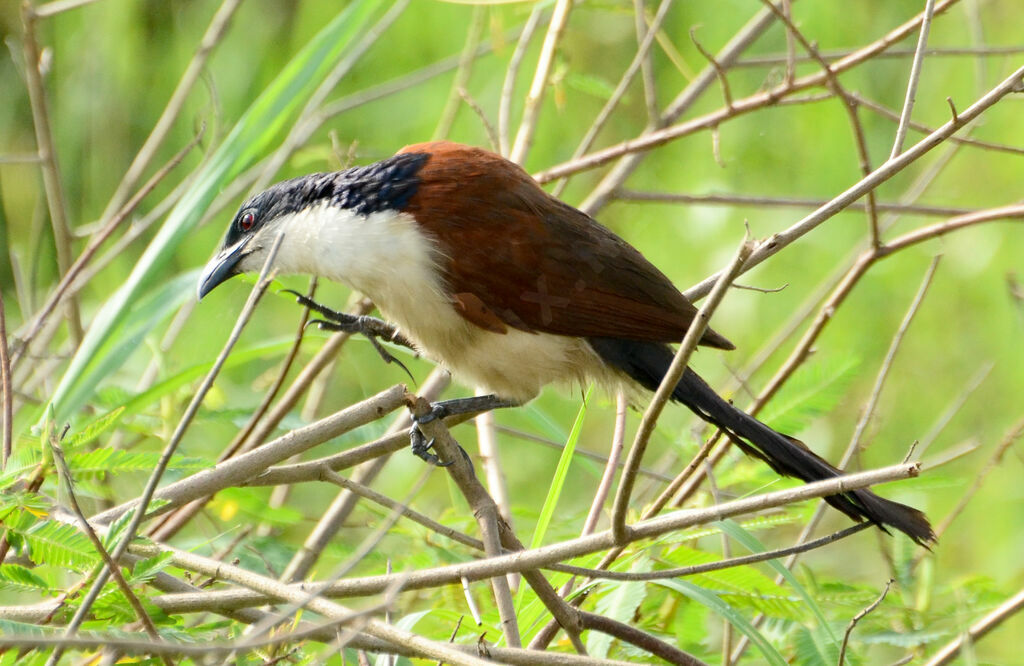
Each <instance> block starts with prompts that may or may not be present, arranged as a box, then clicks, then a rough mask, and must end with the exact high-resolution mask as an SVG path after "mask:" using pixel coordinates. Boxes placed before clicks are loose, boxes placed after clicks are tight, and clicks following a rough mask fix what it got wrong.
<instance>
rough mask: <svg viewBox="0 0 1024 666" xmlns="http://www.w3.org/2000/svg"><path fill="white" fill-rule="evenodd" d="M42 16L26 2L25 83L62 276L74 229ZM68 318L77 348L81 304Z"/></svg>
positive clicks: (72, 308)
mask: <svg viewBox="0 0 1024 666" xmlns="http://www.w3.org/2000/svg"><path fill="white" fill-rule="evenodd" d="M37 18H38V14H37V13H36V11H35V10H34V9H33V7H32V5H31V4H30V3H28V2H24V3H23V4H22V6H21V20H22V27H23V28H24V34H23V39H22V42H23V47H24V53H25V81H26V83H27V84H28V93H29V95H28V97H29V102H30V103H31V106H32V124H33V126H34V128H35V132H36V145H37V146H38V148H39V157H40V160H41V164H40V166H41V167H42V172H43V189H45V191H46V203H47V206H48V208H49V211H50V226H51V227H52V228H53V242H54V245H55V246H56V249H57V269H58V271H59V273H60V274H61V275H64V274H65V273H67V271H68V268H70V266H71V252H72V250H71V229H70V226H69V224H68V211H67V201H66V199H65V196H64V187H63V185H62V183H61V177H60V167H59V166H58V164H57V149H56V146H55V145H54V141H53V129H52V128H51V127H50V112H49V110H48V108H47V102H46V88H45V87H44V86H43V77H42V73H41V72H40V71H39V44H38V42H37V41H36V20H37ZM65 314H66V316H67V320H68V330H69V331H70V333H71V339H72V340H73V341H74V343H75V344H76V345H77V344H78V343H80V342H81V341H82V335H83V330H82V320H81V316H80V315H79V312H78V301H76V300H75V299H70V300H68V303H67V309H66V313H65Z"/></svg>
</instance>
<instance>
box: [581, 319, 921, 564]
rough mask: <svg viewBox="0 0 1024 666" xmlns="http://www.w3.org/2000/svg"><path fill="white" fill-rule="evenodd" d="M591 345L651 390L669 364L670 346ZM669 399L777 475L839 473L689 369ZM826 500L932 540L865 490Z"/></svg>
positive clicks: (909, 513) (907, 511) (914, 513)
mask: <svg viewBox="0 0 1024 666" xmlns="http://www.w3.org/2000/svg"><path fill="white" fill-rule="evenodd" d="M590 344H591V346H592V347H593V348H594V350H595V351H596V352H597V353H598V355H599V356H601V358H603V359H604V360H605V362H606V363H609V364H611V365H613V366H615V367H617V368H619V369H620V370H622V371H623V372H625V373H626V374H627V375H628V376H630V377H631V378H633V379H634V380H635V381H637V382H638V383H639V384H640V385H641V386H644V387H646V388H648V389H651V390H654V389H656V388H657V387H658V385H659V384H660V383H661V380H662V378H663V377H664V376H665V372H667V371H668V367H669V365H670V364H671V362H672V356H673V354H672V349H671V348H670V347H669V346H668V345H664V344H658V343H652V342H637V341H633V340H620V339H615V338H590ZM672 399H673V400H675V401H676V402H680V403H682V404H683V405H686V407H688V408H689V409H690V410H691V411H693V412H694V413H695V414H697V415H698V416H700V417H701V418H702V419H704V420H705V421H707V422H708V423H711V424H713V425H715V426H717V427H718V428H720V429H721V430H722V431H723V432H724V433H725V434H726V435H727V436H728V437H729V438H730V439H731V440H732V441H733V442H735V443H736V444H737V445H738V446H739V447H740V448H741V449H742V450H743V451H744V452H745V453H747V454H748V455H751V456H754V457H757V458H760V459H761V460H763V461H765V462H766V463H768V465H769V466H770V467H771V468H772V469H773V470H775V471H776V472H778V473H779V474H783V475H786V476H793V477H796V478H798V479H801V480H802V481H807V482H810V481H821V480H824V479H831V478H835V477H837V476H840V475H841V474H842V472H840V471H839V470H838V469H836V468H835V467H833V466H832V465H830V464H829V463H828V462H827V461H825V460H824V459H823V458H821V457H820V456H818V455H817V454H815V453H814V452H813V451H811V450H810V449H808V448H807V446H806V445H805V444H804V443H803V442H801V441H800V440H798V439H794V438H793V437H789V436H787V435H783V434H782V433H779V432H776V431H775V430H772V429H771V428H769V427H768V426H766V425H765V424H763V423H761V422H760V421H758V420H757V419H755V418H754V417H752V416H750V415H749V414H747V413H745V412H743V411H742V410H740V409H737V408H736V407H734V406H733V405H732V404H730V403H729V402H728V401H726V400H725V399H723V398H722V397H721V396H719V395H718V394H717V393H715V391H714V390H713V389H712V388H711V387H710V386H708V385H707V383H706V382H705V381H704V380H703V379H701V378H700V376H699V375H698V374H697V373H695V372H694V371H692V370H690V369H689V368H687V369H686V371H685V372H684V373H683V378H682V379H681V380H680V381H679V384H677V385H676V388H675V390H674V391H673V392H672ZM825 501H827V502H828V503H829V504H831V505H832V506H834V507H835V508H836V509H838V510H840V511H842V512H843V513H845V514H846V515H847V516H849V517H850V518H853V519H854V520H856V521H861V520H867V521H870V522H872V523H874V524H876V525H878V526H879V527H881V528H882V529H883V530H884V529H885V526H889V527H893V528H895V529H897V530H899V531H901V532H903V533H904V534H906V535H907V536H909V537H910V538H911V539H913V540H914V541H915V542H917V543H920V544H925V543H927V542H930V541H933V540H934V539H935V535H934V533H933V532H932V528H931V526H930V525H929V524H928V518H927V517H926V516H925V515H924V514H923V513H922V512H920V511H918V510H917V509H914V508H913V507H909V506H906V505H905V504H900V503H898V502H893V501H891V500H887V499H885V498H882V497H879V496H878V495H876V494H874V493H873V492H871V491H870V490H867V489H861V490H851V491H849V492H845V493H842V494H839V495H831V496H829V497H826V498H825Z"/></svg>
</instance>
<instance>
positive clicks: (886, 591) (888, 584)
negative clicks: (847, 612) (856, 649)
mask: <svg viewBox="0 0 1024 666" xmlns="http://www.w3.org/2000/svg"><path fill="white" fill-rule="evenodd" d="M895 582H896V581H895V579H892V578H890V579H889V580H888V582H886V584H885V589H884V590H882V593H881V594H880V595H878V598H877V599H875V600H874V601H872V602H871V604H870V605H869V606H868V607H867V608H865V609H863V610H862V611H860V612H859V613H857V614H856V615H854V616H853V617H852V618H851V619H850V623H849V624H847V625H846V633H844V634H843V643H842V645H841V646H840V647H839V666H843V664H845V663H846V646H847V645H848V644H849V642H850V634H852V633H853V628H854V627H856V626H857V623H858V622H860V621H861V620H862V619H863V618H864V617H865V616H867V614H868V613H870V612H871V611H873V610H875V609H876V608H878V607H879V606H880V605H881V604H882V601H884V600H885V595H887V594H889V587H891V586H892V584H893V583H895Z"/></svg>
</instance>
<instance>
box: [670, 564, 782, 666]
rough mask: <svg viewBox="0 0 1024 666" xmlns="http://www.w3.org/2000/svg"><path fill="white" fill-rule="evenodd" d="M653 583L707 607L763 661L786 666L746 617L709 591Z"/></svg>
mask: <svg viewBox="0 0 1024 666" xmlns="http://www.w3.org/2000/svg"><path fill="white" fill-rule="evenodd" d="M654 583H655V584H656V585H662V586H664V587H667V588H669V589H672V590H675V591H677V592H680V593H682V594H685V595H686V596H687V597H689V598H690V599H693V600H694V601H696V602H698V603H701V604H703V605H705V606H707V607H708V608H710V609H711V610H713V611H714V612H716V613H718V614H719V615H721V616H722V617H723V618H725V619H726V620H728V621H729V623H730V624H731V625H732V626H734V627H736V629H738V630H739V631H740V632H741V633H743V635H744V636H746V637H747V638H749V639H750V642H751V643H752V644H753V645H754V647H756V648H757V649H758V650H759V651H760V652H761V654H762V655H763V656H764V658H765V661H767V662H768V663H769V664H772V666H786V660H785V659H784V658H783V657H782V655H781V654H779V652H778V650H776V649H775V648H774V647H772V644H771V643H769V642H768V639H767V638H765V637H764V635H762V634H761V632H760V631H758V630H757V628H756V627H754V625H752V624H751V623H750V621H749V620H748V619H747V618H746V617H744V616H743V615H742V614H740V613H739V612H737V610H736V609H735V608H733V607H732V606H730V605H729V604H727V603H726V602H725V601H723V600H722V599H721V598H719V597H718V595H716V594H715V593H714V592H712V591H711V590H707V589H705V588H703V587H699V586H697V585H694V584H693V583H690V582H688V581H685V580H675V579H672V580H658V581H654Z"/></svg>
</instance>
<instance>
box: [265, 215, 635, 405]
mask: <svg viewBox="0 0 1024 666" xmlns="http://www.w3.org/2000/svg"><path fill="white" fill-rule="evenodd" d="M286 234H287V235H288V237H289V238H288V241H287V242H286V243H285V244H284V245H283V246H282V248H281V254H280V256H279V260H278V263H279V264H280V266H281V268H282V269H283V270H285V271H297V272H309V273H314V274H317V275H321V276H324V277H327V278H329V279H332V280H336V281H339V282H342V283H346V284H348V285H350V286H352V287H354V288H355V289H357V290H359V291H361V292H363V293H364V294H366V295H367V296H368V297H369V298H371V299H372V300H373V301H374V303H376V305H377V307H378V308H380V311H381V314H382V315H383V316H384V317H385V318H386V319H388V320H389V321H392V322H394V323H395V324H397V325H398V326H399V328H400V329H401V330H402V332H403V333H404V334H405V335H406V336H408V337H409V338H411V339H412V340H413V341H415V342H416V344H417V346H418V347H419V348H420V350H421V351H422V352H423V353H424V354H425V355H427V356H428V357H430V358H432V359H434V360H436V361H438V362H440V363H441V364H442V365H444V366H445V367H447V368H448V369H449V370H451V372H452V374H453V375H454V376H456V378H458V379H460V380H461V381H463V382H466V383H468V384H471V385H473V386H480V387H482V388H484V389H486V390H487V391H490V392H493V393H495V394H497V395H499V396H501V397H503V398H509V399H512V400H516V401H519V402H526V401H527V400H530V399H532V398H533V397H535V396H536V395H537V394H538V393H539V392H540V390H541V389H542V388H543V387H544V386H545V385H547V384H550V383H552V382H558V383H563V384H565V383H584V382H586V381H587V380H590V379H593V380H597V381H599V382H601V383H602V384H605V385H606V386H607V387H608V388H614V387H615V386H616V385H618V384H619V383H620V382H621V376H620V375H619V374H618V373H616V372H614V371H611V370H608V369H607V367H606V366H605V365H604V364H603V363H602V362H601V360H600V359H599V358H598V357H597V355H596V354H595V352H594V351H593V349H591V347H590V345H588V344H587V343H586V342H585V341H583V340H581V339H578V338H571V337H566V336H559V335H550V334H546V333H527V332H524V331H519V330H516V329H513V328H509V329H508V331H507V332H506V333H495V332H491V331H487V330H484V329H481V328H479V327H477V326H475V325H473V324H471V323H469V322H468V321H467V320H465V319H464V318H463V317H461V316H460V315H459V314H458V312H456V310H455V309H454V307H453V306H452V303H451V299H450V298H449V297H448V295H447V294H446V293H445V289H444V285H443V284H441V283H440V274H439V272H438V270H437V260H438V257H439V256H440V254H439V251H438V249H437V248H436V247H434V246H433V245H432V244H431V242H430V241H429V240H428V239H427V238H426V237H425V236H424V235H423V234H422V233H421V232H420V230H419V228H418V226H417V225H416V222H415V220H413V219H412V217H410V216H409V215H406V214H403V213H398V212H394V211H385V212H378V213H373V214H371V215H369V216H360V215H356V214H354V213H349V212H347V211H340V212H339V211H337V210H336V209H331V208H326V207H325V208H323V209H314V210H313V211H307V212H306V213H304V214H303V215H302V216H301V218H299V217H296V218H295V219H294V220H289V221H288V228H287V229H286Z"/></svg>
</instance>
